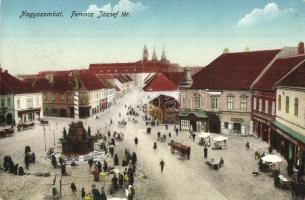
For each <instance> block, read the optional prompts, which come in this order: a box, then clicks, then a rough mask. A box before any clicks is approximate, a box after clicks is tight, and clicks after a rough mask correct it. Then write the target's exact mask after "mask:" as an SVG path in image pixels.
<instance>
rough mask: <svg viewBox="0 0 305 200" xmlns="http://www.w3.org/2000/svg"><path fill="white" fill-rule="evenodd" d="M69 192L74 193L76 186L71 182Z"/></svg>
mask: <svg viewBox="0 0 305 200" xmlns="http://www.w3.org/2000/svg"><path fill="white" fill-rule="evenodd" d="M70 187H71V190H72V192H76V185H75V183H73V182H71V186H70Z"/></svg>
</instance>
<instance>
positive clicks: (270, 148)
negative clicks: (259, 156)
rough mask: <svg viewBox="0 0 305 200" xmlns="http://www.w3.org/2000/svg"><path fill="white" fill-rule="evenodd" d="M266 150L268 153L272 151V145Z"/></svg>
mask: <svg viewBox="0 0 305 200" xmlns="http://www.w3.org/2000/svg"><path fill="white" fill-rule="evenodd" d="M268 151H269V154H272V151H273V148H272V146H269V147H268Z"/></svg>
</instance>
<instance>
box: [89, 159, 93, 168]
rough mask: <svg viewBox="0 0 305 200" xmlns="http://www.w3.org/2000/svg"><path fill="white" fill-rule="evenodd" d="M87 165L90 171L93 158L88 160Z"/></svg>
mask: <svg viewBox="0 0 305 200" xmlns="http://www.w3.org/2000/svg"><path fill="white" fill-rule="evenodd" d="M88 164H89V168H90V170H91V168H92V165H93V158H90V159H89V160H88Z"/></svg>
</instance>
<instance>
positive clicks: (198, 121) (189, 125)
mask: <svg viewBox="0 0 305 200" xmlns="http://www.w3.org/2000/svg"><path fill="white" fill-rule="evenodd" d="M179 120H180V130H185V131H195V132H200V131H205V132H207V131H208V126H207V122H208V116H207V115H206V113H205V112H204V111H199V110H194V111H180V112H179Z"/></svg>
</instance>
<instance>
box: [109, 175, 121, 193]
mask: <svg viewBox="0 0 305 200" xmlns="http://www.w3.org/2000/svg"><path fill="white" fill-rule="evenodd" d="M111 183H112V187H113V189H114V190H117V189H118V188H119V185H118V178H117V176H116V174H114V176H113V178H112V179H111Z"/></svg>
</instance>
